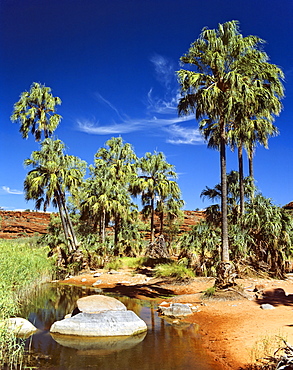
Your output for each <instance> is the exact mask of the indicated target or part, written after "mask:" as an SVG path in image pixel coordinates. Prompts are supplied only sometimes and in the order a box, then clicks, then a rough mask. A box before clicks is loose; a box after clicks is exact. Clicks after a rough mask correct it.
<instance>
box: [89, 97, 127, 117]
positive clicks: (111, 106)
mask: <svg viewBox="0 0 293 370" xmlns="http://www.w3.org/2000/svg"><path fill="white" fill-rule="evenodd" d="M95 96H96V98H97V99H98V101H100V102H102V103H104V104H106V105H107V106H108V107H109V108H111V109H112V110H113V111H114V112H115V113H116V114H117V116H118V117H119V118H120V119H121V120H123V117H122V115H121V113H120V112H119V110H118V109H117V108H116V107H115V105H114V104H112V103H111V102H110V101H109V100H107V99H105V98H104V97H103V96H102V95H101V94H100V93H98V92H97V93H95Z"/></svg>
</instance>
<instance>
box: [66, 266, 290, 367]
mask: <svg viewBox="0 0 293 370" xmlns="http://www.w3.org/2000/svg"><path fill="white" fill-rule="evenodd" d="M98 272H99V273H100V274H101V275H100V276H98V277H93V273H92V274H83V275H80V276H76V277H72V278H69V279H66V280H64V281H62V283H66V284H76V285H86V286H92V285H93V284H95V286H96V287H97V288H101V289H103V291H104V292H113V293H120V294H123V295H126V296H129V297H132V298H140V299H151V300H156V301H157V302H158V303H160V302H162V301H170V302H182V303H193V304H196V305H197V306H198V307H199V309H198V312H195V313H194V314H193V315H192V316H189V317H188V318H187V319H186V320H188V321H189V322H195V323H197V324H199V325H200V332H201V335H202V339H203V344H204V346H205V348H206V349H207V350H208V352H210V354H211V355H212V356H213V358H214V359H215V361H217V363H218V367H219V369H233V370H236V369H238V370H240V369H243V370H244V369H248V368H249V366H248V364H250V363H251V362H252V360H253V359H254V358H255V357H258V356H262V355H263V353H262V352H263V351H262V350H261V349H259V348H260V347H262V346H263V344H264V343H267V344H268V346H270V347H272V348H271V349H272V350H273V349H276V346H277V345H278V344H277V342H276V339H275V338H276V336H282V337H284V338H285V339H286V340H287V341H288V342H289V343H291V344H293V311H292V309H293V280H291V278H288V279H287V280H284V281H283V280H282V281H281V280H269V279H245V280H240V279H239V280H238V281H237V283H238V284H239V285H240V286H242V287H243V288H244V290H243V293H244V295H246V296H247V298H243V296H242V295H240V294H237V293H233V296H234V298H233V300H227V299H224V298H222V299H221V300H219V299H218V300H215V299H213V298H211V299H203V297H202V294H203V291H204V290H206V289H207V288H210V287H212V286H213V284H214V280H213V279H212V278H196V279H194V280H192V281H190V282H188V283H181V284H178V283H174V282H172V281H170V280H169V281H167V280H163V279H154V278H152V277H151V276H150V275H151V274H150V271H149V270H144V271H142V273H140V274H133V273H132V272H131V271H125V270H124V271H119V272H118V273H116V272H114V273H106V272H104V271H102V270H100V271H98ZM255 287H256V288H258V289H259V290H261V291H263V292H264V293H265V294H264V295H261V294H258V297H256V293H255V292H254V290H255ZM162 297H163V298H162ZM265 303H269V304H271V305H272V306H274V309H262V308H261V305H262V304H265Z"/></svg>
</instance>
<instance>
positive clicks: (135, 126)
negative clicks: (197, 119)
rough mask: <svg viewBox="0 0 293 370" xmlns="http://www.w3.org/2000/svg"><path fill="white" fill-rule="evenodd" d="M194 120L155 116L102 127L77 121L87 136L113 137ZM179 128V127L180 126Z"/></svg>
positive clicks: (89, 121)
mask: <svg viewBox="0 0 293 370" xmlns="http://www.w3.org/2000/svg"><path fill="white" fill-rule="evenodd" d="M192 119H194V118H193V117H191V116H190V117H172V118H160V117H157V116H153V117H152V118H149V119H127V120H124V121H123V122H121V123H114V124H109V125H100V124H99V122H98V121H95V120H88V119H85V120H82V119H79V120H77V125H78V129H79V130H80V131H82V132H85V133H87V134H94V135H111V134H126V133H130V132H135V131H142V130H147V131H153V130H154V129H157V130H159V129H162V128H164V127H168V126H172V125H175V124H178V123H180V122H186V121H188V120H192ZM178 127H179V126H178Z"/></svg>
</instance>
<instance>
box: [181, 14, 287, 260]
mask: <svg viewBox="0 0 293 370" xmlns="http://www.w3.org/2000/svg"><path fill="white" fill-rule="evenodd" d="M262 44H263V40H261V39H260V38H258V37H256V36H247V37H243V36H242V34H241V33H240V31H239V24H238V22H237V21H230V22H226V23H224V24H219V25H218V28H217V29H208V28H204V29H203V30H202V32H201V34H200V36H199V38H198V39H197V40H195V41H194V42H193V43H192V44H191V46H190V48H189V50H188V52H187V53H186V54H185V55H183V56H182V57H181V59H180V60H181V62H182V64H186V65H188V67H189V68H188V69H181V70H179V71H178V72H177V74H178V79H179V83H180V87H181V94H182V96H181V98H180V100H179V103H178V111H179V114H180V115H187V114H191V113H194V114H195V117H196V119H198V120H200V124H199V127H200V130H201V131H202V133H203V135H204V137H205V139H206V140H207V143H208V147H212V148H215V149H217V150H219V152H220V172H221V228H222V231H221V245H222V250H221V260H222V262H223V263H228V264H229V261H230V255H229V234H228V218H227V215H228V206H227V173H226V172H227V171H226V147H227V146H230V147H231V148H232V149H234V148H237V149H238V158H239V184H240V210H241V213H242V214H244V183H243V179H244V175H243V154H242V152H243V148H245V149H246V151H247V153H248V157H249V161H250V165H249V168H250V175H251V176H253V166H252V159H253V153H254V150H255V147H256V145H257V143H260V144H263V145H264V146H267V141H268V138H269V137H270V136H273V135H276V134H277V132H278V130H277V128H276V127H275V126H274V125H273V122H274V117H275V116H276V115H278V114H279V112H280V110H281V107H282V106H281V103H280V99H281V98H282V97H283V85H282V82H281V79H282V78H283V72H282V71H281V69H280V68H278V67H277V66H276V65H274V64H271V63H269V61H268V60H269V59H268V56H267V54H266V53H265V52H264V51H263V50H262V49H261V45H262ZM252 196H253V194H252Z"/></svg>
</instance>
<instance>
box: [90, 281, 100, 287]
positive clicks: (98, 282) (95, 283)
mask: <svg viewBox="0 0 293 370" xmlns="http://www.w3.org/2000/svg"><path fill="white" fill-rule="evenodd" d="M100 284H102V280H96V281H95V282H94V283H93V284H92V286H96V285H100Z"/></svg>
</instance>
